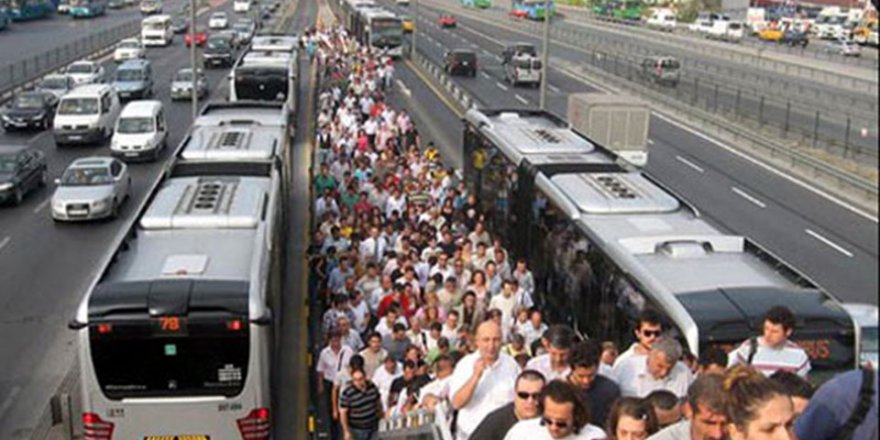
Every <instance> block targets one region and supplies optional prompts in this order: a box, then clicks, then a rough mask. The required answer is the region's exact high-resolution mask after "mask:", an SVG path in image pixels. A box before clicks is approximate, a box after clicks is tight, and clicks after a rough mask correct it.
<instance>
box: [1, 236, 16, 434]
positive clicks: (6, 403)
mask: <svg viewBox="0 0 880 440" xmlns="http://www.w3.org/2000/svg"><path fill="white" fill-rule="evenodd" d="M7 238H9V237H7ZM0 247H3V246H0ZM20 392H21V387H20V386H17V385H16V386H14V387H12V390H11V391H10V392H9V395H8V396H6V400H4V401H3V405H0V418H3V415H4V414H6V411H9V408H10V407H11V406H12V402H14V401H15V397H16V396H18V393H20Z"/></svg>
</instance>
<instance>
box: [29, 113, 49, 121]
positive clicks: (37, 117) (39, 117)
mask: <svg viewBox="0 0 880 440" xmlns="http://www.w3.org/2000/svg"><path fill="white" fill-rule="evenodd" d="M43 116H46V113H45V112H44V113H40V114H38V115H36V116H34V117H32V118H31V120H33V121H39V120H40V119H43Z"/></svg>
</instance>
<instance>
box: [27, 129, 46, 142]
mask: <svg viewBox="0 0 880 440" xmlns="http://www.w3.org/2000/svg"><path fill="white" fill-rule="evenodd" d="M50 134H51V130H43V131H41V132H40V133H39V134H36V135H34V136H32V137H31V138H30V139H28V140H27V143H28V144H32V143H34V142H36V141H37V140H38V139H40V138H41V137H44V136H48V135H50Z"/></svg>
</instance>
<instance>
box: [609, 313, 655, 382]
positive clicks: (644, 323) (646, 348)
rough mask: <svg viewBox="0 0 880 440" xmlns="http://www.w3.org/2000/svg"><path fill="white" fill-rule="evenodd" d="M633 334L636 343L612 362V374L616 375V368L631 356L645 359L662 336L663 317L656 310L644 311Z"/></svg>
mask: <svg viewBox="0 0 880 440" xmlns="http://www.w3.org/2000/svg"><path fill="white" fill-rule="evenodd" d="M633 333H634V334H635V336H636V342H635V343H633V345H632V346H630V348H629V349H628V350H626V351H624V352H623V353H621V354H620V356H618V357H617V359H616V360H615V361H614V367H613V369H612V374H614V375H616V374H617V373H616V371H617V369H618V366H619V365H620V364H621V363H622V362H624V361H625V360H627V359H628V358H630V357H633V356H644V357H647V356H648V353H650V352H651V347H653V346H654V342H656V341H657V339H659V338H660V336H661V335H662V334H663V317H662V316H661V315H660V313H658V312H657V311H656V310H653V309H645V310H644V311H642V313H641V314H640V315H639V323H638V325H636V328H635V330H633Z"/></svg>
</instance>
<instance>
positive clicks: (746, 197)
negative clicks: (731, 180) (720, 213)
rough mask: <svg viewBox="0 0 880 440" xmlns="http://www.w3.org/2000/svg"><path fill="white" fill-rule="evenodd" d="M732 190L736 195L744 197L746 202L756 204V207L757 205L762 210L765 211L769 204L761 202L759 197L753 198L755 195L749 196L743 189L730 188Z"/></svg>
mask: <svg viewBox="0 0 880 440" xmlns="http://www.w3.org/2000/svg"><path fill="white" fill-rule="evenodd" d="M730 190H731V191H733V192H734V193H736V194H737V195H738V196H740V197H742V198H744V199H746V200H748V201H750V202H752V203H754V204H755V205H757V206H758V207H760V208H761V209H764V208H766V207H767V204H766V203H764V202H762V201H760V200H758V198H757V197H755V196H753V195H751V194H749V193H747V192H745V191H743V190H741V189H739V188H737V187H735V186H732V187H730Z"/></svg>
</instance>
